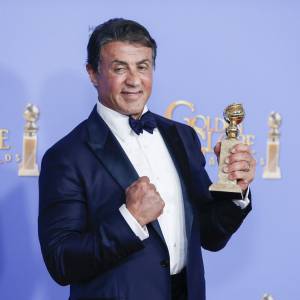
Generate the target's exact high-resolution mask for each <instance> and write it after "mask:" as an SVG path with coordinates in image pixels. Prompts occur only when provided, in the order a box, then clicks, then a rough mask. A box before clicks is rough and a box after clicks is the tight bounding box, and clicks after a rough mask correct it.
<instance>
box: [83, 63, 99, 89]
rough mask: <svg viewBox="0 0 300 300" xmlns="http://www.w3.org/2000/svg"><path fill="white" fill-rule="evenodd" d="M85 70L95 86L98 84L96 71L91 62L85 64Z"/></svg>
mask: <svg viewBox="0 0 300 300" xmlns="http://www.w3.org/2000/svg"><path fill="white" fill-rule="evenodd" d="M85 68H86V71H87V72H88V74H89V77H90V80H91V82H92V84H93V85H94V86H95V87H97V86H98V81H97V72H96V71H95V70H94V69H93V67H92V65H91V64H87V65H86V66H85Z"/></svg>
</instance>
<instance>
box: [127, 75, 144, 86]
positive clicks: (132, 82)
mask: <svg viewBox="0 0 300 300" xmlns="http://www.w3.org/2000/svg"><path fill="white" fill-rule="evenodd" d="M125 83H126V84H127V85H128V86H131V87H138V86H140V84H141V78H140V76H139V74H138V72H136V71H130V72H128V74H127V77H126V81H125Z"/></svg>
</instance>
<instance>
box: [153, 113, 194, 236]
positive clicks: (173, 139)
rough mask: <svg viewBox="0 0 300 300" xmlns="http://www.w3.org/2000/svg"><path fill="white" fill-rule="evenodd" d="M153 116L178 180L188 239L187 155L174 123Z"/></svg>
mask: <svg viewBox="0 0 300 300" xmlns="http://www.w3.org/2000/svg"><path fill="white" fill-rule="evenodd" d="M154 116H155V118H156V122H157V127H158V129H159V131H160V133H161V135H162V137H163V139H164V142H165V144H166V146H167V148H168V150H169V153H170V155H171V157H172V160H173V162H174V165H175V167H176V170H177V172H178V176H179V179H180V183H181V190H182V196H183V201H184V210H185V223H186V234H187V238H188V239H189V237H190V233H191V229H192V224H193V208H192V203H191V201H190V198H189V195H188V192H187V186H188V182H187V180H189V179H188V178H189V177H190V176H189V170H188V165H189V164H188V158H187V154H186V151H185V148H184V144H183V142H182V140H181V138H180V135H179V133H178V130H177V128H176V125H175V124H174V123H173V124H172V123H171V122H170V121H167V120H164V119H163V118H161V117H160V116H157V115H155V114H154Z"/></svg>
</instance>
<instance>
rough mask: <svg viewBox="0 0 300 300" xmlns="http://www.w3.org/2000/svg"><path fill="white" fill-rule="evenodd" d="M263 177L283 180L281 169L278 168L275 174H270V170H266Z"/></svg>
mask: <svg viewBox="0 0 300 300" xmlns="http://www.w3.org/2000/svg"><path fill="white" fill-rule="evenodd" d="M262 177H263V178H264V179H280V178H281V172H280V169H279V168H277V170H276V171H275V172H270V171H268V170H265V171H264V173H263V176H262Z"/></svg>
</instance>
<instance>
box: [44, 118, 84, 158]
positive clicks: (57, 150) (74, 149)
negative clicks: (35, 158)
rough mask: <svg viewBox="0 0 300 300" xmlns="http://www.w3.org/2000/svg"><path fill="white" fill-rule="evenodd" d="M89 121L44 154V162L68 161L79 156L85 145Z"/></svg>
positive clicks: (81, 124)
mask: <svg viewBox="0 0 300 300" xmlns="http://www.w3.org/2000/svg"><path fill="white" fill-rule="evenodd" d="M86 136H87V120H84V121H83V122H81V123H80V124H79V125H77V126H76V127H75V128H74V129H72V130H71V131H70V132H69V133H68V134H67V135H65V136H64V137H63V138H61V139H60V140H59V141H57V142H56V143H55V144H54V145H52V146H51V147H50V148H49V149H48V150H47V151H46V152H45V154H44V157H43V161H45V160H48V159H59V158H61V159H67V158H71V157H73V156H77V155H78V152H79V151H80V149H82V147H83V145H84V144H85V140H86Z"/></svg>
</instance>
